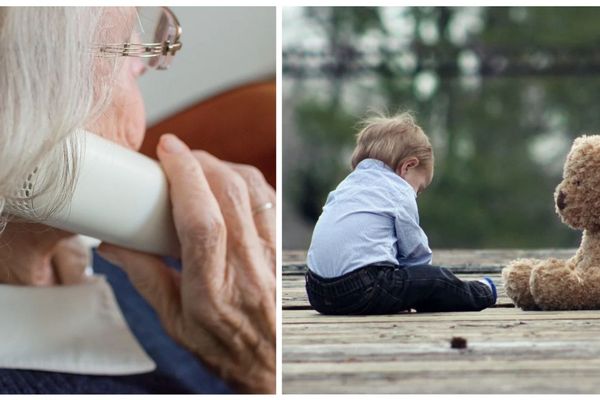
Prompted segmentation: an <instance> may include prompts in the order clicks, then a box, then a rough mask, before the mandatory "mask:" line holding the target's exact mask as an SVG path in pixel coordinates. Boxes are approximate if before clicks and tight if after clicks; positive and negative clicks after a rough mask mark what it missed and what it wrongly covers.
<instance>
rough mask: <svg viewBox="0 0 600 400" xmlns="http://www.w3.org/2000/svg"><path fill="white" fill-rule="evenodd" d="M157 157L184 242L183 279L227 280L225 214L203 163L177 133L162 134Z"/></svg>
mask: <svg viewBox="0 0 600 400" xmlns="http://www.w3.org/2000/svg"><path fill="white" fill-rule="evenodd" d="M157 154H158V158H159V160H160V162H161V165H162V167H163V169H164V171H165V174H166V175H167V179H168V181H169V185H170V195H171V204H172V207H173V219H174V221H175V227H176V229H177V234H178V236H179V241H180V243H181V250H182V256H183V266H184V268H183V275H184V279H185V278H186V276H187V275H190V277H191V279H190V280H188V279H185V280H186V282H190V283H191V282H197V283H199V282H200V281H199V280H198V276H200V277H202V276H205V277H210V280H211V282H212V283H214V286H212V287H215V288H219V287H221V286H222V284H223V281H224V274H225V269H224V268H223V266H224V265H225V260H226V242H227V238H226V229H225V222H224V220H223V215H222V213H221V210H220V208H219V204H218V203H217V199H216V198H215V196H214V195H213V193H212V191H211V188H210V186H209V184H208V181H207V179H206V177H205V175H204V172H203V170H202V167H201V166H200V164H199V163H198V162H197V161H196V159H195V157H194V156H193V155H192V153H191V151H190V150H189V148H188V147H187V146H186V145H185V144H184V143H183V142H182V141H181V140H179V139H178V138H177V137H176V136H174V135H171V134H166V135H163V136H162V137H161V138H160V141H159V145H158V148H157Z"/></svg>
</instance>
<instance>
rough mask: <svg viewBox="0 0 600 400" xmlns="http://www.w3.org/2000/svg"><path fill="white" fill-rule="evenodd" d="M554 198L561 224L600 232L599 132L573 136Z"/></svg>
mask: <svg viewBox="0 0 600 400" xmlns="http://www.w3.org/2000/svg"><path fill="white" fill-rule="evenodd" d="M554 201H555V204H556V212H557V213H558V214H559V215H560V217H561V220H562V221H563V222H564V223H565V224H567V225H569V226H570V227H572V228H574V229H587V230H589V231H592V232H597V231H600V135H592V136H586V135H583V136H580V137H578V138H577V139H575V141H574V142H573V147H571V151H570V152H569V155H568V156H567V161H566V162H565V166H564V170H563V180H562V182H561V183H560V184H559V185H558V186H557V187H556V191H555V192H554Z"/></svg>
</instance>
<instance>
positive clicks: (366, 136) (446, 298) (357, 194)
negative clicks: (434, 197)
mask: <svg viewBox="0 0 600 400" xmlns="http://www.w3.org/2000/svg"><path fill="white" fill-rule="evenodd" d="M352 167H353V168H354V171H353V172H352V173H350V175H348V177H346V179H345V180H344V181H342V182H341V183H340V184H339V185H338V187H337V188H336V189H335V190H334V191H333V192H331V193H330V194H329V197H328V198H327V202H326V204H325V206H324V207H323V213H322V214H321V217H320V218H319V221H318V222H317V224H316V226H315V229H314V232H313V237H312V242H311V245H310V248H309V251H308V257H307V264H308V268H309V270H308V272H307V274H306V291H307V294H308V299H309V301H310V303H311V305H312V306H313V307H314V308H315V309H316V310H317V311H319V312H321V313H325V314H383V313H394V312H398V311H402V310H406V309H412V308H414V309H417V310H419V311H473V310H481V309H483V308H485V307H488V306H490V305H491V304H494V303H495V301H496V291H495V287H494V284H493V283H492V282H491V281H490V280H482V281H474V282H463V281H461V280H460V279H458V278H457V277H456V276H454V275H453V274H452V272H450V271H449V270H447V269H445V268H441V267H434V266H431V265H429V263H430V262H431V250H430V249H429V244H428V240H427V236H426V235H425V233H424V232H423V230H422V229H421V227H420V226H419V213H418V210H417V203H416V196H417V194H418V193H420V192H421V191H423V190H425V188H426V187H427V186H428V185H429V184H430V183H431V180H432V178H433V151H432V148H431V144H430V143H429V139H428V138H427V136H426V135H425V133H424V132H423V130H422V129H421V128H420V127H419V126H418V125H417V124H416V123H415V121H414V120H413V118H412V116H411V115H410V114H406V113H405V114H399V115H396V116H393V117H390V118H388V117H382V116H378V117H375V118H370V119H368V120H367V121H366V122H365V127H364V129H362V131H361V132H360V133H359V134H358V136H357V145H356V149H355V150H354V154H353V157H352Z"/></svg>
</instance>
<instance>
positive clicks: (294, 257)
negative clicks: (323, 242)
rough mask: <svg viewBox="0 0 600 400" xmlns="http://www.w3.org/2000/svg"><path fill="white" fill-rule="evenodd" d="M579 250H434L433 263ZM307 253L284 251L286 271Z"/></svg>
mask: <svg viewBox="0 0 600 400" xmlns="http://www.w3.org/2000/svg"><path fill="white" fill-rule="evenodd" d="M576 250H577V249H574V248H567V249H477V250H472V249H433V263H434V264H439V265H450V266H455V265H473V266H478V265H506V264H507V263H509V262H510V261H511V260H514V259H516V258H541V259H545V258H551V257H554V258H569V257H571V256H573V255H574V254H575V251H576ZM305 262H306V251H303V250H284V251H283V265H284V270H285V267H286V266H287V265H302V264H304V263H305Z"/></svg>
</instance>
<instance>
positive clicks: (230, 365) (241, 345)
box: [99, 135, 276, 393]
mask: <svg viewBox="0 0 600 400" xmlns="http://www.w3.org/2000/svg"><path fill="white" fill-rule="evenodd" d="M158 156H159V159H160V161H161V164H162V166H163V169H164V170H165V173H166V175H167V178H168V180H169V184H170V191H171V203H172V207H173V217H174V221H175V226H176V228H177V234H178V236H179V241H180V243H181V255H182V264H183V266H182V271H181V273H179V272H177V271H175V270H173V269H171V268H169V267H167V266H166V265H165V264H164V263H163V262H162V260H161V259H160V258H158V257H155V256H151V255H148V254H143V253H140V252H136V251H131V250H126V249H122V248H119V247H116V246H112V245H107V244H102V245H101V246H100V248H99V252H100V254H101V255H102V256H104V257H105V258H107V259H108V260H110V261H111V262H113V263H115V264H117V265H120V266H122V267H123V268H124V269H125V271H126V272H127V274H128V275H129V278H130V279H131V281H132V282H133V284H134V285H135V287H136V288H137V290H138V291H139V292H140V293H141V294H142V295H143V296H144V297H145V298H146V299H147V300H148V302H149V303H150V304H151V305H152V306H153V307H154V308H155V309H156V311H157V312H158V314H159V317H160V319H161V321H162V324H163V325H164V327H165V328H166V330H167V332H168V333H169V334H170V335H171V336H172V337H173V338H174V339H176V340H177V341H178V342H180V343H181V344H183V345H184V346H185V347H187V348H188V349H189V350H190V351H192V352H193V353H194V354H196V355H197V356H198V357H199V358H200V359H202V360H203V361H204V362H205V363H206V365H208V366H209V367H210V368H212V369H213V371H215V372H216V373H217V374H218V375H219V376H221V377H222V378H223V379H224V380H225V381H227V382H229V383H230V384H231V385H232V386H233V387H234V388H235V389H237V390H239V391H243V392H253V393H274V392H275V314H276V312H275V209H274V208H269V207H266V206H265V204H268V203H271V204H273V203H274V202H275V193H274V191H273V189H272V188H271V187H270V186H269V185H268V184H267V183H266V181H265V180H264V178H262V175H261V174H260V173H258V172H257V171H256V170H255V169H253V168H251V167H248V166H241V165H236V164H230V163H225V162H223V161H220V160H218V159H216V158H214V157H212V156H210V155H209V154H207V153H204V152H193V153H192V152H191V151H190V150H189V149H188V148H187V146H185V144H183V142H181V141H180V140H179V139H177V138H176V137H175V136H173V135H164V136H163V137H162V138H161V141H160V143H159V147H158Z"/></svg>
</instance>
